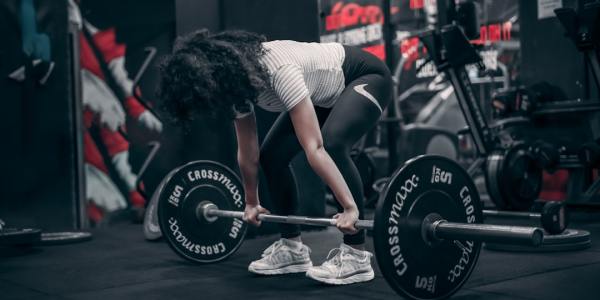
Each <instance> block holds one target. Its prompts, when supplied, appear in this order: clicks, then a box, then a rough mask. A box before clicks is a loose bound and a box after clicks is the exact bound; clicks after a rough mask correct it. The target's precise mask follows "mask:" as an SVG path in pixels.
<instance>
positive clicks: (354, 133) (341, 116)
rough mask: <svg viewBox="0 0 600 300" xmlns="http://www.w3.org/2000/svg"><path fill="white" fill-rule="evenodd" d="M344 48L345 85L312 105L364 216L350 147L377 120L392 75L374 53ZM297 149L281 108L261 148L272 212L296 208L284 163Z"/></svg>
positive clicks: (287, 234)
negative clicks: (328, 102) (324, 102)
mask: <svg viewBox="0 0 600 300" xmlns="http://www.w3.org/2000/svg"><path fill="white" fill-rule="evenodd" d="M344 49H345V52H346V56H345V60H344V64H343V66H342V69H343V71H344V77H345V80H346V82H345V84H346V87H345V89H344V91H343V92H342V93H341V95H340V96H339V98H338V99H337V101H336V102H335V104H334V106H333V107H331V108H322V107H315V111H316V113H317V118H318V120H319V125H320V126H321V133H322V136H323V143H324V147H325V149H326V150H327V152H328V153H329V155H330V156H331V158H332V159H333V161H334V162H335V164H336V165H337V167H338V168H339V170H340V172H341V173H342V176H343V177H344V179H345V180H346V183H347V184H348V187H349V188H350V192H351V193H352V196H353V197H354V201H355V202H356V205H357V206H358V210H359V218H363V217H364V199H363V189H362V187H363V185H362V180H361V178H360V174H359V172H358V170H357V168H356V166H355V165H354V162H353V161H352V159H351V157H350V150H351V149H352V147H353V145H354V144H356V142H357V141H358V140H359V139H360V138H361V137H362V136H363V135H364V134H365V133H367V132H368V131H369V130H370V129H371V128H373V126H374V125H375V124H376V123H377V121H378V119H379V117H380V116H381V113H382V110H383V109H385V107H386V106H387V104H388V102H389V101H390V99H391V95H392V79H391V76H390V72H389V70H388V68H387V67H386V66H385V64H383V63H382V62H381V61H380V60H379V59H378V58H376V57H375V56H373V55H371V54H369V53H367V52H364V51H362V50H360V49H358V48H353V47H344ZM365 90H366V92H365ZM301 150H302V147H301V145H300V143H299V142H298V139H297V138H296V135H295V133H294V128H293V125H292V122H291V119H290V116H289V113H287V112H284V113H282V114H281V115H280V116H279V117H278V118H277V120H276V121H275V123H274V124H273V127H272V128H271V130H270V131H269V133H268V134H267V136H266V138H265V140H264V142H263V144H262V146H261V150H260V152H261V153H260V163H261V167H262V168H263V171H264V172H265V175H266V178H267V184H268V187H269V192H270V195H271V199H273V200H272V201H273V206H274V207H273V208H274V212H275V213H277V214H281V215H293V214H296V210H297V207H298V201H297V199H296V197H295V195H296V193H295V188H296V187H295V182H294V180H293V176H292V173H291V169H290V167H289V164H290V161H291V160H292V159H293V158H294V157H295V156H296V155H297V154H298V153H299V152H300V151H301ZM280 230H281V236H282V237H284V238H293V237H297V236H299V235H300V226H298V225H293V224H280ZM364 241H365V233H364V230H361V231H359V232H358V233H356V234H353V235H345V236H344V243H346V244H348V245H357V244H362V243H364Z"/></svg>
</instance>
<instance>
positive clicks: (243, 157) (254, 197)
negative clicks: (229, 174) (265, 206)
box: [235, 114, 260, 205]
mask: <svg viewBox="0 0 600 300" xmlns="http://www.w3.org/2000/svg"><path fill="white" fill-rule="evenodd" d="M235 130H236V135H237V142H238V153H237V157H238V164H239V166H240V172H241V173H242V180H243V182H244V191H245V192H246V204H249V205H257V204H259V200H258V159H259V153H260V150H259V147H258V136H257V134H256V120H255V118H254V114H251V115H248V116H246V117H244V118H240V119H237V120H236V121H235Z"/></svg>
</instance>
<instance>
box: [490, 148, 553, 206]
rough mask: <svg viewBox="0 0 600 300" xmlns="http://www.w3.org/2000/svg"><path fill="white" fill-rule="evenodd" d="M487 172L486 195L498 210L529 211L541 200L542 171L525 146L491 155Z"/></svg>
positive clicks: (497, 151)
mask: <svg viewBox="0 0 600 300" xmlns="http://www.w3.org/2000/svg"><path fill="white" fill-rule="evenodd" d="M485 169H486V170H485V175H486V187H487V191H488V193H489V195H490V198H491V199H492V201H493V202H494V204H495V205H496V207H498V209H501V210H509V209H511V210H527V209H529V208H530V207H531V206H532V205H533V202H534V201H535V200H536V199H537V197H538V196H539V193H540V191H541V188H542V172H543V170H542V169H541V168H540V167H539V166H538V165H537V163H536V161H535V159H534V158H533V157H532V156H531V154H530V153H529V150H528V148H527V145H526V144H516V145H514V146H512V147H511V148H510V149H509V150H507V151H502V150H496V151H494V152H492V153H491V154H490V155H488V157H487V160H486V168H485Z"/></svg>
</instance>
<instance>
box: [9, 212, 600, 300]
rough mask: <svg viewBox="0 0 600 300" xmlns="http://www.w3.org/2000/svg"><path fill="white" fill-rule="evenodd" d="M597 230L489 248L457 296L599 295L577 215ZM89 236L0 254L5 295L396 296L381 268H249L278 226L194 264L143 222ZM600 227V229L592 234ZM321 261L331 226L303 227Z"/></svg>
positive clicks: (599, 252)
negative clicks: (151, 234) (334, 282)
mask: <svg viewBox="0 0 600 300" xmlns="http://www.w3.org/2000/svg"><path fill="white" fill-rule="evenodd" d="M572 227H573V228H580V229H587V230H590V231H591V232H592V240H593V241H592V243H593V244H592V247H591V248H590V249H587V250H583V251H577V252H564V253H546V254H522V253H521V254H514V253H502V252H493V251H489V250H485V249H484V250H482V254H481V256H480V259H479V262H478V264H477V267H476V268H475V271H474V272H473V274H472V276H471V278H470V280H469V281H468V282H467V284H466V285H465V286H464V287H463V288H462V289H461V290H460V291H459V292H458V293H457V294H456V295H455V296H454V297H453V299H532V300H533V299H544V300H552V299H561V300H562V299H595V300H597V299H600V243H598V239H600V220H598V223H586V224H581V223H580V224H573V225H572ZM93 233H94V240H92V241H91V242H86V243H81V244H73V245H65V246H52V247H45V248H38V249H33V250H31V251H30V252H29V253H27V254H24V255H23V254H21V255H12V254H11V253H10V252H7V251H4V254H3V255H2V256H0V299H3V300H9V299H100V300H107V299H138V300H139V299H144V300H149V299H240V298H244V297H246V298H247V297H251V299H286V300H290V299H307V298H312V299H324V298H327V299H330V300H333V299H357V298H360V299H397V298H399V296H397V295H396V294H395V293H394V292H393V291H392V290H391V288H390V287H388V285H387V283H386V282H385V280H384V279H383V277H382V276H381V274H380V273H379V272H378V271H377V277H376V278H375V280H374V281H371V282H369V283H363V284H356V285H351V286H337V287H330V286H325V285H321V284H319V283H317V282H315V281H312V280H310V279H308V278H306V277H305V276H304V275H301V274H298V275H283V276H275V277H258V276H254V275H251V274H250V273H248V272H247V271H246V268H247V265H248V263H249V262H250V261H251V260H253V259H256V258H257V257H258V256H259V255H260V253H261V251H262V250H263V249H264V248H265V247H267V246H268V245H269V244H270V243H271V242H272V241H273V240H275V239H276V238H277V237H276V236H265V237H259V238H255V239H249V240H247V241H246V242H245V243H244V244H243V245H242V247H241V248H240V249H239V251H238V252H237V253H236V254H234V255H233V256H232V257H231V258H230V259H228V260H227V261H224V262H221V263H218V264H210V265H194V264H191V263H188V262H186V261H183V260H182V259H180V258H179V257H178V256H176V255H175V254H174V253H173V252H172V251H171V250H170V248H169V247H168V246H167V245H166V244H164V243H163V242H146V241H145V240H144V238H143V236H142V228H141V226H140V225H129V224H120V225H117V226H115V227H111V228H110V229H99V230H95V231H93ZM594 236H597V237H598V239H594ZM303 239H304V242H305V243H306V244H308V245H309V246H310V247H311V248H312V258H313V261H314V262H315V263H320V262H322V261H323V260H324V258H325V256H326V255H327V253H328V251H329V250H330V249H331V248H333V247H336V246H338V245H339V243H340V236H339V234H338V233H337V231H335V230H334V229H329V230H325V231H313V232H308V233H306V234H304V235H303Z"/></svg>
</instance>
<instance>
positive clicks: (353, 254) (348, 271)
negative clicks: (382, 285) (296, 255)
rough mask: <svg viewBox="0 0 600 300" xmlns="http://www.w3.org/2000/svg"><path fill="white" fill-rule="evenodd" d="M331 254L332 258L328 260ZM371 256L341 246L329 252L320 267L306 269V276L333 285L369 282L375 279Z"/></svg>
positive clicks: (364, 252) (365, 252)
mask: <svg viewBox="0 0 600 300" xmlns="http://www.w3.org/2000/svg"><path fill="white" fill-rule="evenodd" d="M332 254H333V257H331V258H330V256H332ZM372 256H373V254H371V253H370V252H368V251H361V250H357V249H354V248H352V247H350V246H348V245H345V244H342V245H341V246H340V248H335V249H332V250H331V251H329V254H328V255H327V261H325V262H324V263H323V264H322V265H320V266H316V267H311V268H310V269H308V271H307V272H306V276H307V277H309V278H312V279H314V280H316V281H320V282H324V283H327V284H335V285H340V284H351V283H356V282H365V281H369V280H372V279H373V278H375V272H373V268H372V267H371V257H372Z"/></svg>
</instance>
